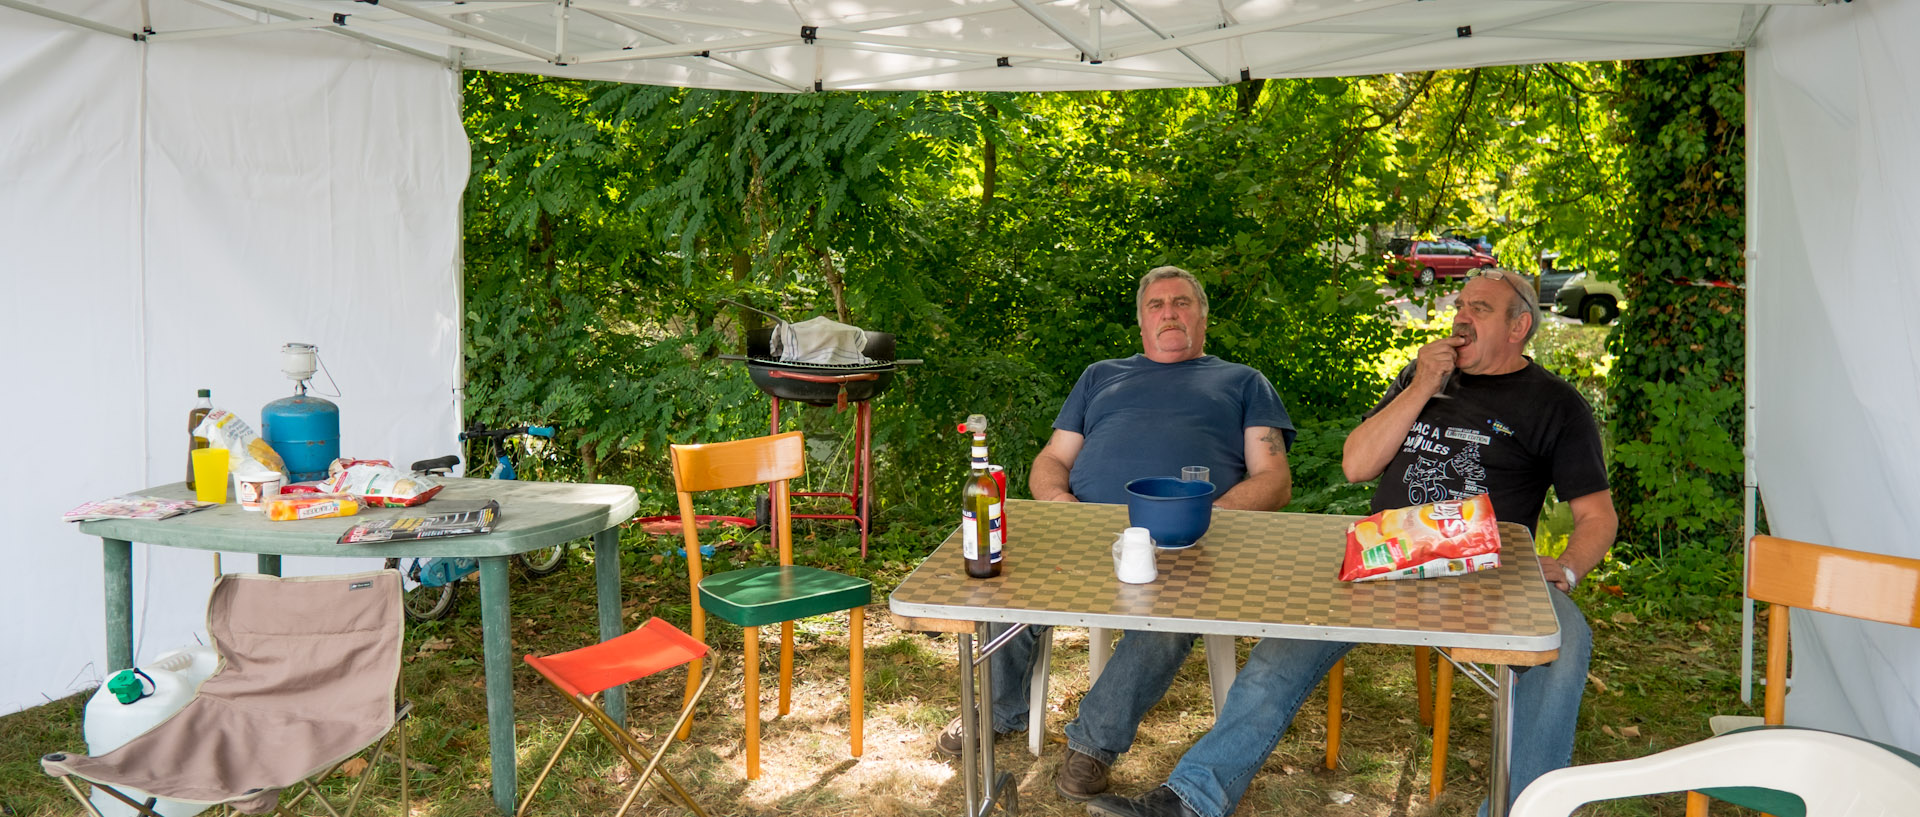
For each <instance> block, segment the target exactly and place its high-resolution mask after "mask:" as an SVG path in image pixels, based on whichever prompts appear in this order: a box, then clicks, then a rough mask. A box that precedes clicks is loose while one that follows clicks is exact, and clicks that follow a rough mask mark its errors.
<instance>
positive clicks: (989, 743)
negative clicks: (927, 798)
mask: <svg viewBox="0 0 1920 817" xmlns="http://www.w3.org/2000/svg"><path fill="white" fill-rule="evenodd" d="M974 626H976V627H978V628H979V632H980V643H982V644H985V645H987V647H988V649H989V650H991V648H992V647H994V646H995V645H994V644H993V641H992V639H990V638H989V637H988V636H990V635H991V634H992V632H991V631H990V630H988V629H987V624H986V622H981V623H979V624H977V625H974ZM973 671H974V672H978V673H980V683H979V688H980V693H979V695H977V696H976V697H975V701H976V702H977V703H978V704H979V706H977V707H974V708H973V709H969V710H963V711H965V712H969V713H976V714H978V715H979V718H978V719H977V720H976V721H975V726H974V729H973V734H974V737H976V738H978V739H979V741H980V793H981V794H982V795H983V797H981V802H979V803H977V804H970V807H971V808H972V811H971V812H970V813H971V814H974V815H985V814H986V813H987V811H988V810H989V809H991V808H992V803H993V799H994V794H995V787H994V780H993V739H994V737H995V736H994V734H993V663H992V662H991V661H981V662H979V664H978V665H976V666H974V667H973Z"/></svg>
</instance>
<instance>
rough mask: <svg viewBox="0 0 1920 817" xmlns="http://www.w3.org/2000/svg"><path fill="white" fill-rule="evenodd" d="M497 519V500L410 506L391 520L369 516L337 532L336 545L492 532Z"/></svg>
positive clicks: (444, 501)
mask: <svg viewBox="0 0 1920 817" xmlns="http://www.w3.org/2000/svg"><path fill="white" fill-rule="evenodd" d="M499 519H500V503H499V502H496V501H494V500H491V499H485V500H473V501H467V502H449V501H446V500H438V501H435V502H431V503H428V504H426V505H421V506H419V507H418V508H412V509H409V510H408V511H406V512H404V513H403V514H402V515H400V516H396V517H394V518H392V519H373V520H368V521H366V522H361V523H360V524H357V525H354V526H353V527H351V528H348V529H347V532H346V533H343V534H340V544H343V545H346V544H352V543H355V542H397V541H403V540H407V539H432V538H439V537H443V536H473V535H476V534H482V533H491V532H493V523H494V522H496V521H498V520H499Z"/></svg>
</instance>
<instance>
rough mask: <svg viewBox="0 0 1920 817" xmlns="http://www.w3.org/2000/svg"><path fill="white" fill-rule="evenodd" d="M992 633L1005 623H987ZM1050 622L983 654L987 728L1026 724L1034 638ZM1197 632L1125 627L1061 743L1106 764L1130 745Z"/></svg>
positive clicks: (1045, 633)
mask: <svg viewBox="0 0 1920 817" xmlns="http://www.w3.org/2000/svg"><path fill="white" fill-rule="evenodd" d="M987 629H988V632H989V633H990V634H991V637H998V636H999V634H1000V633H1002V632H1005V631H1006V630H1007V629H1008V625H1003V624H992V625H988V628H987ZM1052 637H1053V628H1052V627H1028V628H1027V630H1026V631H1025V632H1023V633H1021V634H1019V635H1017V636H1014V637H1013V638H1012V639H1011V640H1009V641H1008V642H1007V643H1006V644H1005V645H1004V646H1002V647H1001V648H1000V649H999V650H998V651H996V652H994V654H993V655H992V656H991V657H989V658H988V659H987V663H988V666H989V667H990V668H991V670H990V671H991V672H992V673H993V729H994V731H996V732H1016V731H1020V730H1022V729H1025V728H1027V698H1028V691H1029V689H1030V688H1031V680H1032V677H1033V676H1032V670H1033V660H1034V652H1035V648H1036V646H1037V644H1038V639H1041V638H1052ZM1198 639H1199V636H1197V635H1192V634H1190V633H1167V632H1159V631H1146V630H1127V631H1126V632H1125V633H1124V634H1123V635H1122V636H1121V637H1120V644H1119V645H1118V646H1116V647H1114V650H1113V657H1112V658H1110V659H1108V661H1107V668H1106V670H1105V671H1104V672H1102V673H1101V674H1100V680H1098V681H1095V682H1094V684H1093V687H1092V688H1091V689H1088V690H1087V694H1086V695H1085V696H1084V697H1082V698H1081V699H1080V711H1079V713H1078V715H1077V716H1076V717H1075V718H1074V719H1073V721H1072V722H1070V723H1068V724H1067V728H1066V732H1067V745H1068V746H1069V747H1071V748H1072V749H1074V750H1075V751H1078V752H1081V753H1084V754H1088V755H1092V756H1093V757H1095V758H1098V759H1099V760H1100V762H1102V763H1106V764H1109V765H1111V764H1112V763H1113V761H1114V759H1115V758H1117V757H1119V756H1120V754H1121V753H1123V752H1125V751H1127V750H1128V749H1129V748H1132V746H1133V737H1134V733H1135V732H1136V731H1138V730H1139V728H1140V719H1141V718H1143V717H1145V716H1146V714H1147V710H1148V709H1151V708H1153V705H1154V704H1156V703H1159V702H1160V699H1161V698H1162V697H1164V696H1165V695H1166V694H1167V688H1168V687H1170V686H1172V685H1173V677H1174V675H1176V674H1178V673H1179V672H1180V665H1181V664H1184V663H1186V660H1187V654H1188V653H1191V652H1192V651H1193V642H1194V641H1196V640H1198Z"/></svg>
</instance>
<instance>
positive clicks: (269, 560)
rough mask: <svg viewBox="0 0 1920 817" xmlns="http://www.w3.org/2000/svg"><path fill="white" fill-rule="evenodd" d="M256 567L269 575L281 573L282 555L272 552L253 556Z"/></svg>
mask: <svg viewBox="0 0 1920 817" xmlns="http://www.w3.org/2000/svg"><path fill="white" fill-rule="evenodd" d="M253 560H254V564H255V566H256V568H257V569H258V570H259V571H260V572H261V573H264V574H266V575H268V576H278V575H280V557H279V556H277V555H275V554H272V553H262V554H259V555H257V556H255V557H253Z"/></svg>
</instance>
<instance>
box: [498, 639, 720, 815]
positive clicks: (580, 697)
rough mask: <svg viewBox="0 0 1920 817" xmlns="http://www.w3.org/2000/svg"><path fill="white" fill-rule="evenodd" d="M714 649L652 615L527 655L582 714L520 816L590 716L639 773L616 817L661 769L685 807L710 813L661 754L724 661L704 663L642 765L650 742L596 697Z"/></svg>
mask: <svg viewBox="0 0 1920 817" xmlns="http://www.w3.org/2000/svg"><path fill="white" fill-rule="evenodd" d="M711 654H712V650H710V649H708V648H707V645H705V644H702V643H700V642H699V641H697V640H695V639H694V638H693V636H690V635H687V634H686V633H683V632H681V631H680V630H679V629H678V628H675V627H674V626H673V625H672V624H668V623H667V622H665V621H662V620H660V619H658V618H653V619H648V620H647V623H646V624H643V625H641V626H640V628H639V629H637V630H634V631H633V632H630V633H627V634H626V635H623V636H620V637H618V638H615V639H612V640H609V641H603V642H601V643H599V644H595V645H593V646H591V647H581V648H580V649H577V650H573V651H570V652H563V653H555V654H553V655H549V656H545V657H542V656H538V655H529V656H527V657H526V660H527V665H528V666H531V667H533V669H534V671H535V672H538V673H540V676H541V677H542V678H545V679H547V681H548V682H549V683H552V684H553V685H554V687H555V688H557V689H559V690H560V692H561V694H563V695H565V696H566V697H567V701H568V702H569V703H571V704H573V708H574V709H577V710H579V712H580V714H579V715H577V716H575V717H574V719H573V725H572V726H569V727H567V734H566V736H565V737H563V738H561V739H560V746H559V747H558V748H555V749H554V750H553V757H551V758H549V759H548V760H547V765H546V766H545V767H543V768H541V769H540V776H539V777H538V778H536V779H535V780H534V781H533V788H531V789H529V790H527V796H526V798H525V799H522V800H521V801H520V808H518V809H517V810H515V811H514V814H515V815H516V817H517V816H518V815H524V814H526V813H527V806H528V805H529V804H531V803H532V802H533V796H534V794H536V793H538V792H539V791H540V786H541V785H542V784H544V783H546V782H547V774H548V773H549V772H551V771H553V765H554V764H555V763H556V762H558V761H559V760H560V753H562V752H564V751H566V749H567V744H568V743H569V742H571V741H572V740H573V735H574V733H575V732H577V731H579V729H580V722H581V721H584V720H589V719H590V720H592V721H593V726H594V728H595V729H598V730H600V734H602V735H605V736H606V738H607V740H608V741H611V742H612V743H613V748H614V749H615V750H617V751H618V752H620V756H621V757H623V758H626V761H627V763H628V764H629V765H631V766H632V767H633V768H634V770H635V771H638V772H639V773H640V774H639V776H638V777H637V778H635V779H634V781H633V789H632V790H631V791H629V792H627V798H626V799H625V800H623V801H621V803H620V810H619V811H617V812H614V817H622V815H624V814H626V813H627V808H628V807H630V806H632V805H633V800H634V798H635V797H637V796H639V794H640V788H641V787H642V786H644V785H646V783H647V781H648V780H649V779H651V778H652V777H653V773H654V772H655V771H658V772H659V773H660V778H661V779H662V780H665V781H667V785H668V786H670V787H672V790H673V793H674V794H676V795H678V796H679V800H680V803H681V805H684V806H686V807H687V810H689V811H691V812H693V813H694V814H695V815H698V817H706V812H705V811H703V810H701V808H700V804H698V803H695V802H694V801H693V797H692V796H691V795H689V794H687V791H686V789H683V788H681V787H680V784H679V783H678V782H676V781H675V780H674V779H673V776H672V775H670V774H667V770H666V769H661V768H659V766H660V758H661V757H662V756H664V755H666V753H667V747H669V746H672V745H673V741H674V737H675V736H676V735H678V734H680V730H681V728H682V727H683V726H685V725H686V723H687V720H688V719H689V718H691V717H692V716H693V706H694V704H695V703H697V702H698V701H699V699H700V694H701V693H703V692H705V691H706V689H707V683H708V682H709V681H712V680H713V671H714V667H715V666H716V665H718V664H719V663H720V662H719V661H718V660H713V661H708V662H706V663H707V671H706V674H705V675H704V676H703V677H702V678H701V679H700V685H699V688H698V689H697V690H695V692H694V693H693V695H692V696H689V697H688V698H687V700H686V705H685V706H683V707H681V709H680V718H679V719H678V720H676V721H674V724H673V728H672V729H669V730H667V732H666V737H665V738H662V739H661V741H660V748H659V749H656V750H654V752H653V757H652V759H650V760H649V761H647V762H646V763H645V764H644V765H643V764H642V763H641V762H640V759H639V754H644V753H645V752H646V750H647V747H646V745H645V744H642V743H641V742H640V741H638V740H636V739H635V738H634V737H633V736H632V735H630V734H628V733H627V730H625V729H622V728H621V727H620V726H619V725H618V724H615V723H614V722H613V718H611V717H609V716H608V715H607V712H606V710H604V709H602V708H600V705H599V704H598V703H596V702H595V700H594V699H595V698H597V697H598V696H599V694H600V693H601V692H603V691H605V690H608V689H611V688H613V687H616V686H619V685H621V684H627V683H632V682H634V681H638V680H640V679H641V678H645V677H647V676H649V675H652V674H654V673H657V672H662V671H665V670H670V669H673V668H674V667H678V666H681V665H684V664H690V663H692V662H694V661H697V660H699V659H701V658H705V657H708V656H709V655H711ZM693 672H694V670H693V669H692V668H689V669H688V674H689V675H691V674H692V673H693ZM656 785H657V784H656ZM660 791H661V793H662V794H666V793H667V790H666V789H661V790H660Z"/></svg>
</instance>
